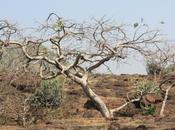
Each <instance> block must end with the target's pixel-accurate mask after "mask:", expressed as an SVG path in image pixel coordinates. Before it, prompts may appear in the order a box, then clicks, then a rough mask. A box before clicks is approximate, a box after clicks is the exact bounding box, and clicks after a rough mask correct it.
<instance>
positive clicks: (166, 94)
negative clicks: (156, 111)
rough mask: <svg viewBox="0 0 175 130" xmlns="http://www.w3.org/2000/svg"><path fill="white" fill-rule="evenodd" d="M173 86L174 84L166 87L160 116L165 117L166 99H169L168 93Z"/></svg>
mask: <svg viewBox="0 0 175 130" xmlns="http://www.w3.org/2000/svg"><path fill="white" fill-rule="evenodd" d="M171 88H172V85H171V86H168V88H167V89H166V93H165V97H164V100H163V102H162V107H161V110H160V116H161V117H164V111H165V104H166V101H167V98H168V93H169V91H170V89H171Z"/></svg>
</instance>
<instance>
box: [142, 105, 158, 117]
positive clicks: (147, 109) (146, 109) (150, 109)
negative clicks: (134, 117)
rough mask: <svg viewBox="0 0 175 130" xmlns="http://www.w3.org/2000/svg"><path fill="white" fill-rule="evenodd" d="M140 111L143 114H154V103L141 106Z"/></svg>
mask: <svg viewBox="0 0 175 130" xmlns="http://www.w3.org/2000/svg"><path fill="white" fill-rule="evenodd" d="M142 113H143V115H155V113H156V107H155V106H154V105H151V104H150V105H147V106H145V107H142Z"/></svg>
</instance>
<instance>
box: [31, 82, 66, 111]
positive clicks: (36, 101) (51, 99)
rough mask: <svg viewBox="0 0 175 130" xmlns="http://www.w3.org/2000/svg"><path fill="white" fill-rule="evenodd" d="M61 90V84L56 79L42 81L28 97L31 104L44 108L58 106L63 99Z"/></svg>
mask: <svg viewBox="0 0 175 130" xmlns="http://www.w3.org/2000/svg"><path fill="white" fill-rule="evenodd" d="M62 91H63V90H62V86H61V84H60V83H59V82H58V81H57V80H56V79H53V80H46V81H42V82H41V86H40V87H39V88H38V89H37V90H36V92H35V93H34V95H33V96H32V97H31V99H30V100H31V105H32V106H35V107H45V108H56V107H59V106H60V105H61V102H62V99H63V98H62V97H63V94H62Z"/></svg>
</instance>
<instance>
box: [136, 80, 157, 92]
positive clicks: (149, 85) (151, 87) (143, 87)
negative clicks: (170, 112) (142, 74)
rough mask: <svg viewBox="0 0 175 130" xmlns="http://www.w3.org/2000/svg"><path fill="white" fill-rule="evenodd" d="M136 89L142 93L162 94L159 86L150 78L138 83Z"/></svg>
mask: <svg viewBox="0 0 175 130" xmlns="http://www.w3.org/2000/svg"><path fill="white" fill-rule="evenodd" d="M136 91H137V92H139V93H141V94H142V95H145V94H149V93H154V94H160V88H159V86H158V85H157V84H156V83H155V82H153V81H150V80H143V81H141V82H139V83H138V84H137V85H136Z"/></svg>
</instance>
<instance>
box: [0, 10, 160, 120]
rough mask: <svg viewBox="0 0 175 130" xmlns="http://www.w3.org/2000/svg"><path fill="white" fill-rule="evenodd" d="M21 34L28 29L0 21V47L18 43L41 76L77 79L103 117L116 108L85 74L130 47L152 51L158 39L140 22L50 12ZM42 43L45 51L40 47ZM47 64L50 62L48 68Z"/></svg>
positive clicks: (127, 52) (121, 56) (122, 55)
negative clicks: (79, 18) (85, 19)
mask: <svg viewBox="0 0 175 130" xmlns="http://www.w3.org/2000/svg"><path fill="white" fill-rule="evenodd" d="M129 29H130V30H129ZM22 34H28V33H24V32H22V30H18V29H17V28H16V27H15V26H14V25H12V24H9V23H8V22H7V21H1V24H0V43H1V45H2V47H5V46H9V45H16V46H17V47H20V48H21V49H22V51H23V53H24V55H25V57H26V58H27V59H28V64H33V63H35V64H39V66H40V71H39V72H40V76H41V78H43V79H51V78H54V77H56V76H58V75H64V76H65V77H67V78H70V79H71V80H73V81H74V82H76V83H78V84H79V85H80V86H81V87H82V89H83V91H84V93H85V94H86V95H87V97H88V98H90V100H92V101H93V102H94V104H95V105H96V106H97V108H98V109H99V111H100V112H101V114H102V116H104V117H105V118H111V117H113V112H115V110H118V109H113V110H110V109H109V108H108V107H107V106H106V104H105V103H104V101H103V100H102V99H101V98H100V96H98V95H97V94H96V93H95V92H94V91H93V90H92V89H91V88H90V86H89V81H88V76H89V74H90V73H91V72H92V71H93V70H95V69H97V68H99V67H100V66H102V65H104V64H105V63H106V62H109V61H112V60H113V61H119V60H122V59H125V58H127V56H128V55H130V54H132V51H137V52H139V53H140V54H142V55H145V56H148V55H151V54H154V53H156V51H157V46H158V43H162V39H161V37H160V35H159V30H150V29H149V27H148V26H147V25H145V24H143V23H140V24H137V25H136V24H134V26H132V25H118V24H116V23H115V22H113V21H111V20H104V18H101V19H100V20H96V19H92V21H91V22H83V23H75V22H72V21H70V20H63V18H61V17H59V16H57V15H56V14H54V13H52V14H50V15H49V17H48V18H47V20H46V23H45V24H43V25H41V26H40V27H39V29H37V30H35V32H34V33H33V34H36V35H35V36H31V35H30V34H29V35H28V36H24V35H22ZM29 44H33V45H35V47H36V51H34V52H33V53H29V48H28V45H29ZM43 46H46V47H47V48H48V50H49V51H48V50H43ZM51 50H52V51H51ZM48 65H50V66H51V67H49V69H48ZM46 70H49V73H46V72H45V71H46ZM124 106H125V105H124ZM119 108H120V107H119Z"/></svg>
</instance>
